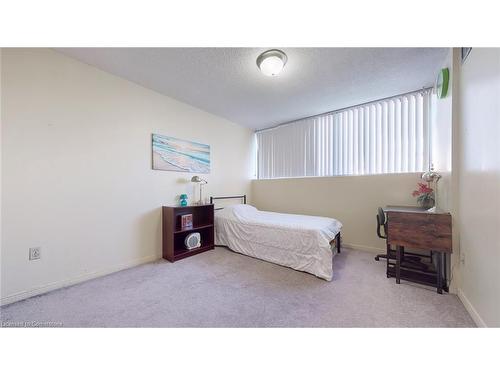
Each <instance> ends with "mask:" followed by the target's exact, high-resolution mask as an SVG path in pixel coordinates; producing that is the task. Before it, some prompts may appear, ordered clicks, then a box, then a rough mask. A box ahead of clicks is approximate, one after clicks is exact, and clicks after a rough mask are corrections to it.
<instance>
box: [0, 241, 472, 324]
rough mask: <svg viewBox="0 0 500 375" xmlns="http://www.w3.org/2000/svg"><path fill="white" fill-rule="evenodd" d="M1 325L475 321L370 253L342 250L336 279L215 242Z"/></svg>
mask: <svg viewBox="0 0 500 375" xmlns="http://www.w3.org/2000/svg"><path fill="white" fill-rule="evenodd" d="M0 318H1V320H2V324H3V325H4V326H7V325H12V323H19V322H26V321H28V322H33V321H35V322H41V323H43V322H53V323H55V324H56V325H61V326H63V327H473V326H474V323H473V321H472V319H471V318H470V316H469V315H468V313H467V311H466V310H465V308H464V306H463V305H462V303H461V302H460V301H459V299H458V298H457V297H456V296H455V295H449V294H443V295H438V294H437V293H436V292H435V291H434V290H431V289H427V288H425V287H421V286H415V285H410V284H408V283H404V282H403V283H402V284H401V285H396V283H395V281H394V279H387V278H386V276H385V270H384V263H383V262H375V261H374V260H373V254H370V253H365V252H361V251H354V250H344V251H343V252H342V253H341V254H340V255H338V256H337V257H335V259H334V279H333V281H332V282H326V281H323V280H320V279H318V278H316V277H314V276H312V275H309V274H306V273H302V272H297V271H294V270H291V269H288V268H285V267H280V266H277V265H274V264H270V263H266V262H264V261H260V260H257V259H253V258H249V257H246V256H243V255H240V254H236V253H233V252H231V251H230V250H227V249H225V248H217V249H215V250H213V251H209V252H206V253H203V254H199V255H196V256H194V257H191V258H187V259H184V260H182V261H179V262H177V263H174V264H172V263H169V262H166V261H163V260H162V261H158V262H155V263H150V264H146V265H142V266H139V267H135V268H132V269H129V270H125V271H121V272H117V273H115V274H112V275H109V276H105V277H101V278H99V279H95V280H91V281H88V282H85V283H82V284H79V285H75V286H72V287H69V288H65V289H60V290H57V291H54V292H51V293H48V294H45V295H42V296H38V297H33V298H30V299H28V300H25V301H21V302H17V303H14V304H11V305H8V306H4V307H3V308H2V309H1V316H0Z"/></svg>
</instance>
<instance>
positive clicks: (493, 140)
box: [454, 48, 500, 327]
mask: <svg viewBox="0 0 500 375" xmlns="http://www.w3.org/2000/svg"><path fill="white" fill-rule="evenodd" d="M457 67H458V68H459V69H460V74H459V83H458V86H459V102H458V107H457V108H458V113H459V121H458V141H457V142H456V144H457V147H456V150H454V152H456V155H457V159H458V168H457V169H458V210H459V226H460V252H461V254H462V257H463V260H464V262H463V264H462V267H461V279H462V282H461V290H460V291H459V295H460V296H461V299H462V300H463V301H464V304H465V305H466V307H467V308H468V309H469V311H470V312H471V315H472V316H473V318H475V320H476V322H477V323H478V325H480V326H481V325H486V326H490V327H499V326H500V49H499V48H491V49H488V48H473V49H472V51H471V53H470V55H469V57H468V59H467V60H466V62H465V63H464V64H463V65H462V64H457Z"/></svg>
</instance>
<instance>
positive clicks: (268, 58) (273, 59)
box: [257, 49, 287, 77]
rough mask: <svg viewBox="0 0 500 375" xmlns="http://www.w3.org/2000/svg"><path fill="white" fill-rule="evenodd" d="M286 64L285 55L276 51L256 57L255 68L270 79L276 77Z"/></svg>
mask: <svg viewBox="0 0 500 375" xmlns="http://www.w3.org/2000/svg"><path fill="white" fill-rule="evenodd" d="M286 62H287V56H286V54H285V53H284V52H283V51H280V50H277V49H272V50H269V51H266V52H264V53H262V54H260V55H259V57H257V66H258V67H259V69H260V71H261V72H262V74H264V75H266V76H270V77H273V76H276V75H278V74H279V73H280V72H281V71H282V70H283V68H284V67H285V64H286Z"/></svg>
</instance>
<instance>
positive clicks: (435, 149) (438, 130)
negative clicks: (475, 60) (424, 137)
mask: <svg viewBox="0 0 500 375" xmlns="http://www.w3.org/2000/svg"><path fill="white" fill-rule="evenodd" d="M442 68H448V70H449V72H450V85H449V87H448V95H447V96H446V97H445V98H442V99H439V98H438V97H437V95H436V94H435V93H434V94H433V95H432V100H433V102H432V108H433V119H432V121H431V163H432V164H433V166H434V169H435V170H436V171H437V172H439V174H441V176H442V178H441V179H440V180H439V185H438V196H437V202H436V205H437V206H438V207H439V208H441V209H443V210H445V211H452V209H453V207H452V196H453V192H452V182H451V172H452V128H453V126H452V124H453V111H452V101H453V90H452V82H453V80H454V76H453V49H452V48H450V49H449V52H448V55H447V56H446V58H445V59H444V60H443V62H442V64H441V65H440V67H439V69H438V70H437V71H436V77H437V75H438V74H439V70H441V69H442Z"/></svg>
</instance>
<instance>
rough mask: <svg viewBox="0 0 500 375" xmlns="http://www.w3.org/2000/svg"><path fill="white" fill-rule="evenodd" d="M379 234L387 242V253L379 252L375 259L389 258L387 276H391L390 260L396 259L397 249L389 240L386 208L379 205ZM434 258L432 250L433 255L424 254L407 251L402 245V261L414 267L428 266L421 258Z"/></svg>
mask: <svg viewBox="0 0 500 375" xmlns="http://www.w3.org/2000/svg"><path fill="white" fill-rule="evenodd" d="M382 228H383V229H384V234H382V232H381V229H382ZM377 236H378V237H379V238H383V239H385V240H386V241H385V243H386V253H385V254H378V255H377V256H376V257H375V260H376V261H377V262H378V261H379V260H380V258H383V259H386V260H387V271H386V274H387V277H390V276H389V272H388V270H389V260H396V250H392V249H391V245H389V243H388V242H387V218H386V216H385V212H384V210H383V209H382V208H381V207H379V208H378V212H377ZM422 257H423V258H432V252H431V255H430V256H429V255H423V254H415V253H409V252H406V253H405V249H404V247H403V246H401V261H405V262H408V263H411V264H412V265H413V266H414V267H416V268H422V269H423V268H425V267H426V266H425V265H424V264H422V262H421V259H420V258H422Z"/></svg>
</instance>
